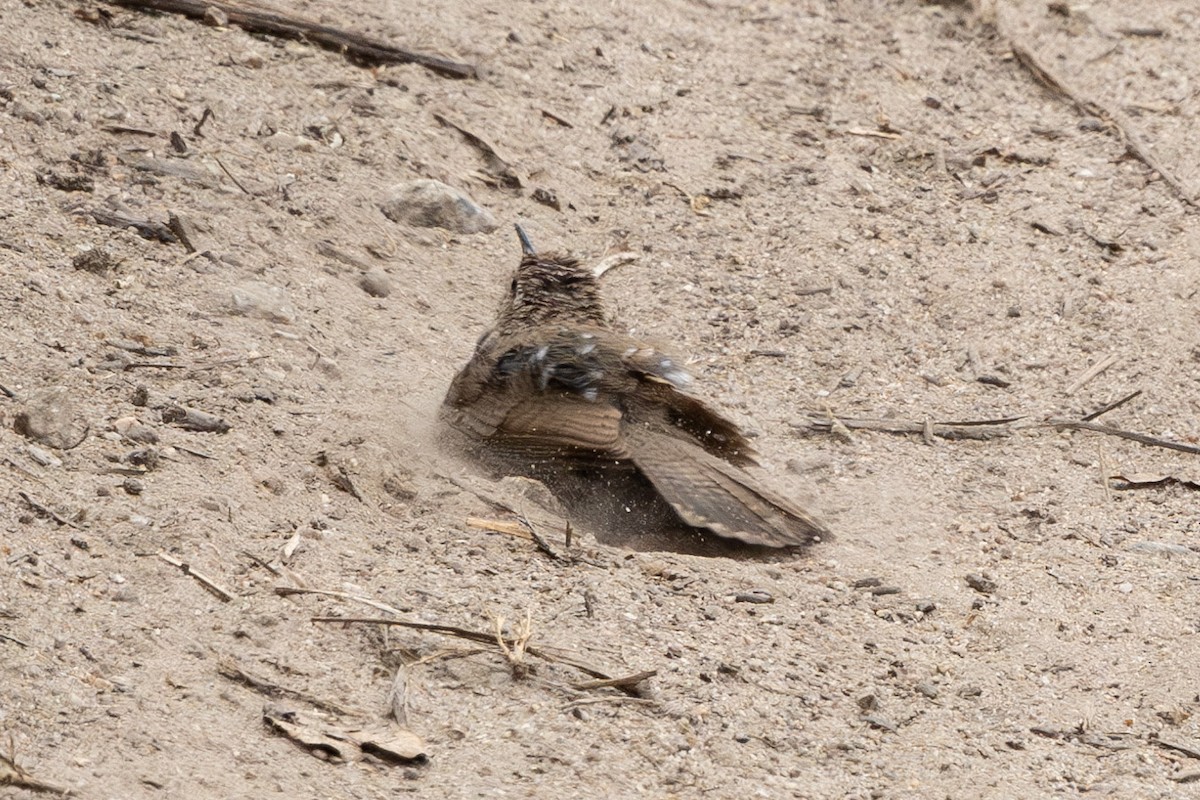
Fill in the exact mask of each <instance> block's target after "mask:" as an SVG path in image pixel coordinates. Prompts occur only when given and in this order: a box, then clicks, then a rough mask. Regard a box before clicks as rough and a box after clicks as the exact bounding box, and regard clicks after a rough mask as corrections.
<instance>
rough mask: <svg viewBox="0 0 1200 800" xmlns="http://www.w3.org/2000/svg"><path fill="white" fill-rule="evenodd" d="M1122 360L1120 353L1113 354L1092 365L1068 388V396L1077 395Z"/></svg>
mask: <svg viewBox="0 0 1200 800" xmlns="http://www.w3.org/2000/svg"><path fill="white" fill-rule="evenodd" d="M1121 358H1122V356H1121V355H1120V354H1119V353H1111V354H1109V355H1107V356H1105V357H1104V358H1102V359H1100V360H1099V361H1097V362H1096V363H1095V364H1092V366H1091V367H1089V368H1088V369H1087V370H1085V371H1084V373H1083V374H1082V375H1080V376H1079V377H1078V378H1076V379H1075V382H1074V383H1072V384H1071V385H1070V386H1068V387H1067V394H1069V395H1071V394H1075V393H1076V392H1077V391H1079V390H1080V389H1082V388H1083V386H1084V385H1085V384H1087V383H1088V382H1089V381H1091V380H1093V379H1095V378H1096V376H1098V375H1099V374H1100V373H1102V372H1104V370H1106V369H1108V368H1109V367H1111V366H1112V365H1113V364H1116V363H1117V362H1118V361H1120V360H1121Z"/></svg>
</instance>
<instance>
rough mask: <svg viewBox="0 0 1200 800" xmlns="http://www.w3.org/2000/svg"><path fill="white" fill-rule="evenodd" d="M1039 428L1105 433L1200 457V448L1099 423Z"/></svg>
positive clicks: (1047, 424)
mask: <svg viewBox="0 0 1200 800" xmlns="http://www.w3.org/2000/svg"><path fill="white" fill-rule="evenodd" d="M1039 427H1043V428H1058V429H1059V430H1062V429H1063V428H1066V429H1067V430H1075V431H1095V432H1096V433H1104V434H1107V435H1109V436H1118V437H1120V438H1122V439H1129V440H1130V441H1134V442H1138V443H1140V444H1144V445H1149V446H1150V447H1165V448H1166V449H1168V450H1178V451H1179V452H1180V453H1191V454H1192V455H1200V447H1196V446H1195V445H1190V444H1184V443H1183V442H1172V441H1170V440H1169V439H1159V438H1157V437H1155V436H1147V435H1146V434H1144V433H1134V432H1133V431H1126V430H1121V429H1120V428H1114V427H1112V426H1111V425H1103V424H1101V423H1099V422H1085V421H1083V420H1070V419H1052V420H1047V421H1046V422H1045V423H1044V424H1042V425H1040V426H1039Z"/></svg>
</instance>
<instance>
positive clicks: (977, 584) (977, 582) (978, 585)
mask: <svg viewBox="0 0 1200 800" xmlns="http://www.w3.org/2000/svg"><path fill="white" fill-rule="evenodd" d="M963 580H965V581H966V582H967V586H970V587H971V588H972V589H974V590H975V591H977V592H980V593H982V594H992V593H993V592H995V591H996V589H997V588H998V587H997V584H996V582H995V581H994V580H992V579H991V578H989V577H988V576H986V575H979V574H977V573H974V572H972V573H970V574H969V575H967V576H966V577H965V578H964V579H963Z"/></svg>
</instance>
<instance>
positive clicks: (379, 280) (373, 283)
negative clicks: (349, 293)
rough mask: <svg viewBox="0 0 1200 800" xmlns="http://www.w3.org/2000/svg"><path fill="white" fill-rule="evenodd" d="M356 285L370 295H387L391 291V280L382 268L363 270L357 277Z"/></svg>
mask: <svg viewBox="0 0 1200 800" xmlns="http://www.w3.org/2000/svg"><path fill="white" fill-rule="evenodd" d="M358 286H359V288H360V289H362V290H363V291H364V292H366V293H367V294H369V295H371V296H372V297H387V296H388V295H390V294H391V293H392V280H391V278H389V277H388V276H387V273H386V272H384V271H383V270H378V269H372V270H368V271H367V272H364V273H363V274H362V276H360V277H359V279H358Z"/></svg>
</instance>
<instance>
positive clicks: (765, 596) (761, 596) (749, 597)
mask: <svg viewBox="0 0 1200 800" xmlns="http://www.w3.org/2000/svg"><path fill="white" fill-rule="evenodd" d="M733 600H734V602H736V603H760V604H765V603H774V602H775V598H774V597H772V596H771V593H770V592H768V591H767V590H765V589H752V590H751V591H749V592H738V593H737V594H736V595H734V597H733Z"/></svg>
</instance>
